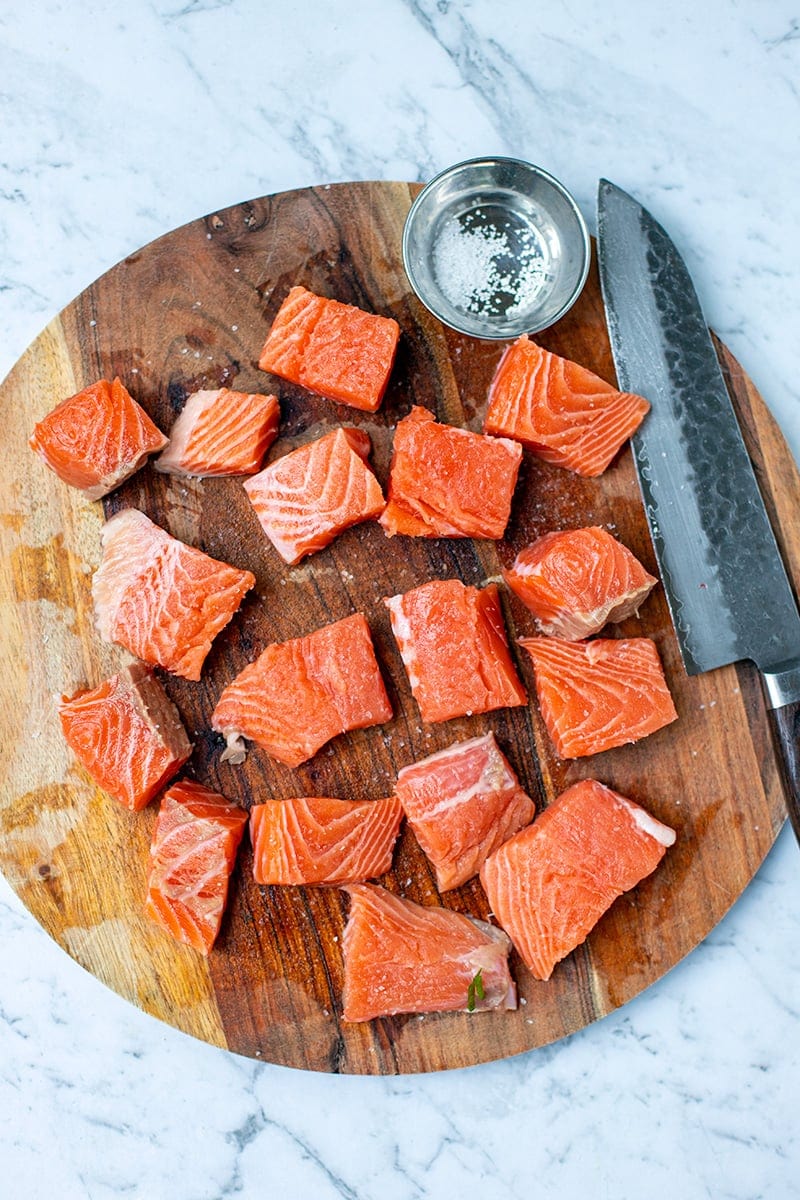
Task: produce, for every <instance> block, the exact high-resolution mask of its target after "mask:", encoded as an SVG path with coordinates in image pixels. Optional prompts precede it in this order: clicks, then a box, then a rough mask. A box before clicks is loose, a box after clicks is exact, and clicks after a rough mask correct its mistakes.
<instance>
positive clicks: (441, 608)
mask: <svg viewBox="0 0 800 1200" xmlns="http://www.w3.org/2000/svg"><path fill="white" fill-rule="evenodd" d="M384 604H385V605H386V607H387V608H388V609H389V615H390V617H391V622H392V632H393V633H394V636H395V640H396V641H397V645H398V647H399V649H400V655H401V657H402V659H403V665H404V666H405V669H406V673H407V675H408V681H409V683H410V685H411V691H412V694H413V696H414V699H415V700H416V702H417V704H418V706H419V711H420V715H421V717H422V719H423V721H449V720H450V719H451V718H452V717H462V716H472V715H473V713H484V712H489V711H490V710H492V709H495V708H506V707H509V706H515V705H519V704H525V702H526V699H527V697H526V694H525V689H524V688H523V686H522V684H521V683H520V681H519V678H518V677H517V673H516V670H515V669H514V664H513V662H512V661H511V655H510V653H509V649H508V642H507V640H506V631H505V626H504V624H503V615H502V611H501V609H500V598H499V594H498V590H497V586H496V584H493V583H492V584H489V585H488V586H487V587H485V588H475V587H467V586H465V585H464V584H463V583H462V582H461V581H460V580H459V579H444V580H432V581H431V582H430V583H424V584H422V585H421V586H420V587H417V588H413V589H412V590H411V591H410V592H405V593H403V594H401V595H398V596H391V597H390V598H388V599H386V600H384Z"/></svg>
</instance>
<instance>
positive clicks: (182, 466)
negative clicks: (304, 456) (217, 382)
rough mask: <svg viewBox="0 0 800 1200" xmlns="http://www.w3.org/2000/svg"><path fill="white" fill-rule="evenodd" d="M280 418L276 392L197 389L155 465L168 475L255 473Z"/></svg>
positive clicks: (174, 426) (184, 408)
mask: <svg viewBox="0 0 800 1200" xmlns="http://www.w3.org/2000/svg"><path fill="white" fill-rule="evenodd" d="M279 421H280V408H279V407H278V399H277V397H276V396H262V395H260V394H259V393H258V392H232V391H230V389H229V388H217V389H216V390H215V391H201V392H193V393H192V395H191V396H189V398H188V399H187V401H186V403H185V404H184V406H183V408H182V409H181V412H180V413H179V415H178V418H177V420H176V421H175V424H174V425H173V426H172V429H171V430H170V435H169V445H168V446H167V448H166V450H165V451H164V452H163V453H162V454H160V455H159V456H158V458H157V459H156V461H155V462H154V463H153V466H154V467H155V469H156V470H157V471H163V472H165V473H166V474H167V475H192V476H199V477H202V476H205V475H252V474H254V473H255V472H256V471H257V470H258V469H259V467H260V466H261V463H262V461H263V458H264V455H265V454H266V453H267V450H268V449H269V447H270V446H271V445H272V443H273V442H274V441H275V438H276V437H277V436H278V423H279Z"/></svg>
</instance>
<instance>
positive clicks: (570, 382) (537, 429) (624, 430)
mask: <svg viewBox="0 0 800 1200" xmlns="http://www.w3.org/2000/svg"><path fill="white" fill-rule="evenodd" d="M649 411H650V405H649V403H648V401H647V400H645V399H644V398H643V397H642V396H636V395H633V394H632V393H630V392H620V391H618V390H617V389H616V388H615V387H612V386H611V384H610V383H606V382H605V380H603V379H600V378H599V376H597V375H595V374H594V373H593V372H592V371H589V370H587V368H586V367H582V366H579V364H578V363H574V362H570V360H569V359H566V358H559V356H558V355H556V354H551V353H550V352H549V351H547V350H543V349H542V347H541V346H537V344H536V343H535V342H532V341H531V340H530V339H529V338H528V337H527V336H525V335H523V336H522V337H521V338H519V339H518V340H517V341H516V342H514V343H513V345H511V346H509V347H508V349H507V350H506V351H505V352H504V354H503V357H502V358H501V359H500V363H499V365H498V368H497V371H496V373H495V376H494V379H493V380H492V383H491V386H490V388H489V403H488V408H487V411H486V418H485V421H484V431H485V432H486V433H490V434H494V435H495V436H500V437H510V438H516V440H517V441H519V442H521V443H522V444H523V446H526V447H527V448H528V449H529V450H531V451H533V453H534V454H536V455H538V457H539V458H542V459H544V460H545V461H546V462H551V463H556V464H557V465H558V466H560V467H566V468H567V469H568V470H570V471H575V472H577V474H578V475H586V476H595V475H601V474H602V472H603V471H605V469H606V467H608V466H609V464H610V463H611V461H612V459H613V458H614V457H615V455H616V454H617V452H618V451H619V449H620V447H621V446H622V445H623V443H624V442H626V441H627V440H628V438H629V437H630V436H631V434H632V433H634V432H635V431H636V430H637V429H638V427H639V425H640V424H641V422H642V420H643V419H644V417H645V415H646V414H647V413H648V412H649Z"/></svg>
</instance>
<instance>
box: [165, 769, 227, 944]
mask: <svg viewBox="0 0 800 1200" xmlns="http://www.w3.org/2000/svg"><path fill="white" fill-rule="evenodd" d="M246 824H247V813H246V812H245V810H244V809H243V808H239V807H238V806H237V805H236V804H231V803H230V802H229V801H228V800H226V798H225V797H224V796H221V795H220V794H219V793H218V792H213V791H211V790H210V788H207V787H203V785H202V784H200V783H194V782H193V781H191V780H188V779H184V780H181V781H179V782H178V783H174V784H173V785H172V787H171V788H170V789H169V790H168V791H167V792H165V793H164V797H163V799H162V801H161V807H160V809H159V813H158V820H157V821H156V826H155V830H154V832H153V841H152V845H151V847H150V875H149V880H148V884H147V899H146V901H145V911H146V913H147V915H148V916H149V917H150V918H151V919H152V920H153V921H155V922H156V923H157V924H158V925H160V926H161V928H162V929H164V930H165V931H166V932H167V933H169V934H170V935H171V936H172V937H173V938H175V940H176V941H178V942H184V943H185V944H186V945H187V946H192V947H193V948H194V949H195V950H199V952H200V953H201V954H204V955H207V954H208V953H209V951H210V950H211V947H212V946H213V945H214V942H215V941H216V939H217V935H218V933H219V929H220V925H221V923H222V916H223V913H224V911H225V905H226V902H227V899H228V881H229V879H230V875H231V872H232V870H233V867H234V863H235V861H236V851H237V850H238V848H239V843H240V842H241V840H242V834H243V833H244V827H245V825H246Z"/></svg>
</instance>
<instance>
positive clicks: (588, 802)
mask: <svg viewBox="0 0 800 1200" xmlns="http://www.w3.org/2000/svg"><path fill="white" fill-rule="evenodd" d="M674 841H675V831H674V830H673V829H670V827H669V826H668V825H664V824H662V823H661V821H657V820H656V818H655V817H652V816H651V815H650V814H649V813H648V812H646V811H645V809H643V808H641V807H640V806H639V805H638V804H635V803H634V802H633V801H632V800H628V799H627V798H626V797H625V796H621V795H619V793H618V792H614V791H612V790H611V788H608V787H606V786H605V785H604V784H602V783H598V781H597V780H595V779H584V780H582V781H581V782H580V783H576V784H574V785H573V786H572V787H570V788H568V789H567V790H566V791H565V792H562V794H561V795H560V796H559V797H558V799H557V800H555V801H554V802H553V803H552V804H550V805H549V806H548V807H547V808H546V809H545V811H544V812H543V813H542V815H541V816H540V817H538V818H537V820H536V821H534V823H533V824H532V825H529V826H528V828H527V829H523V830H522V831H521V832H520V833H518V834H516V835H515V836H514V837H513V838H510V839H509V840H508V841H507V842H505V843H504V844H503V845H502V846H501V847H500V848H499V850H496V851H495V852H494V854H492V855H490V856H489V858H487V860H486V862H485V863H484V865H483V867H482V869H481V883H482V884H483V887H484V889H485V891H486V895H487V896H488V898H489V904H490V905H491V909H492V912H493V914H494V916H495V917H496V919H497V920H498V921H499V922H500V924H501V925H502V927H503V929H504V930H505V931H506V933H507V934H508V935H509V937H510V938H511V941H512V942H513V944H514V947H515V948H516V950H517V951H518V952H519V954H520V955H521V957H522V959H523V960H524V962H525V964H526V965H527V967H528V968H529V970H530V971H531V972H532V973H533V975H534V977H535V978H536V979H542V980H544V979H549V978H550V975H551V974H552V971H553V968H554V967H555V965H556V963H558V962H560V961H561V959H563V958H565V957H566V956H567V955H568V954H570V953H571V952H572V951H573V950H574V949H575V947H576V946H579V945H580V944H581V943H582V942H583V941H585V940H586V937H587V936H588V934H589V933H590V932H591V930H592V929H593V928H594V926H595V925H596V924H597V922H598V921H599V920H600V918H601V917H602V915H603V914H604V913H605V912H606V911H607V910H608V909H609V908H610V907H611V905H612V904H613V903H614V901H615V900H616V899H617V897H618V896H621V895H622V893H623V892H627V891H630V889H631V888H633V887H635V886H636V884H637V883H639V882H640V880H642V879H644V878H645V877H646V876H647V875H650V874H651V872H653V871H654V870H655V869H656V867H657V866H658V864H659V863H660V861H661V859H662V858H663V857H664V854H665V852H666V850H667V847H669V846H671V845H672V844H673V843H674Z"/></svg>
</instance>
